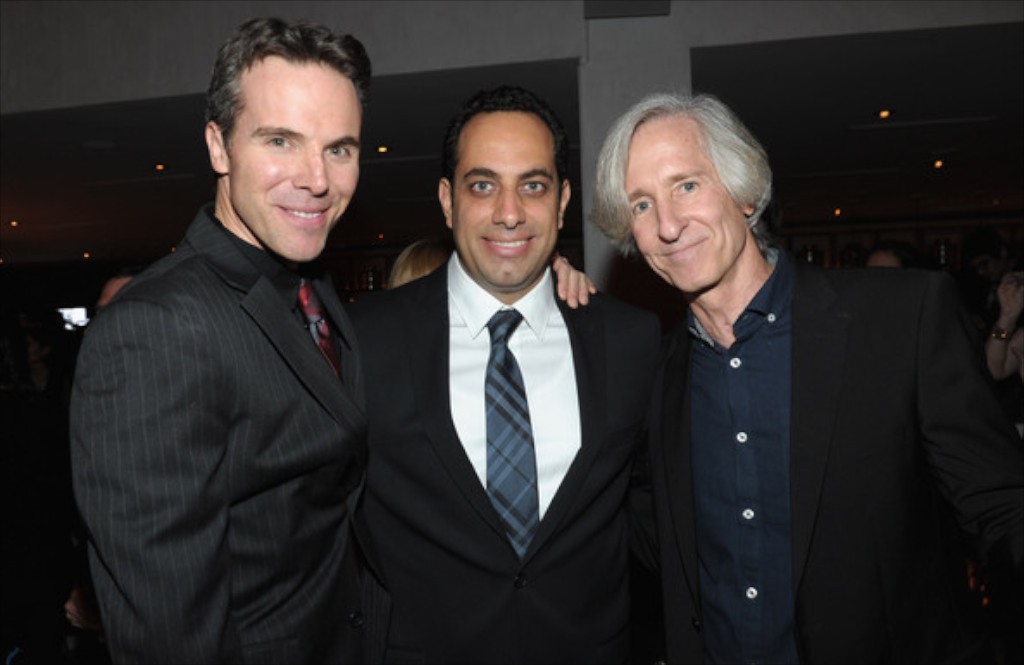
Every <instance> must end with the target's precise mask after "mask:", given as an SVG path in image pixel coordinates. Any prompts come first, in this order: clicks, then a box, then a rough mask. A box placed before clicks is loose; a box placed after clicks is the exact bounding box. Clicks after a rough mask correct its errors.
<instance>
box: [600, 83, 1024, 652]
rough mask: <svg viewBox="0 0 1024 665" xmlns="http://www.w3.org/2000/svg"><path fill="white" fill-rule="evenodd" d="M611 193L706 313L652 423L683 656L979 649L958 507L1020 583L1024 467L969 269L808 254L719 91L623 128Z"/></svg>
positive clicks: (663, 538) (668, 366)
mask: <svg viewBox="0 0 1024 665" xmlns="http://www.w3.org/2000/svg"><path fill="white" fill-rule="evenodd" d="M596 197H597V198H596V205H595V217H594V222H595V224H596V225H597V226H598V227H599V228H600V229H601V230H602V231H603V232H604V233H605V234H606V235H607V236H608V237H609V238H610V239H611V240H612V241H613V242H614V243H615V244H616V245H617V246H618V247H619V248H620V249H621V250H623V251H625V252H627V253H628V252H634V251H637V250H638V251H639V252H640V253H641V254H642V255H643V257H644V259H645V260H646V261H647V263H648V265H650V267H651V268H652V269H653V270H654V272H655V273H656V274H657V275H658V276H660V277H661V278H662V279H664V280H665V281H666V282H668V283H669V284H671V285H673V286H675V287H676V288H677V289H679V290H680V291H681V292H682V293H683V294H684V296H685V299H686V301H687V303H688V312H687V317H686V320H685V322H684V324H683V325H681V326H680V327H679V329H678V330H677V331H675V332H674V333H673V334H671V335H670V336H669V338H668V340H667V344H666V347H665V356H664V358H663V360H662V372H661V377H660V379H659V382H658V385H657V387H656V393H655V398H654V401H653V404H652V413H651V420H650V427H651V465H652V473H653V477H654V501H655V506H656V508H657V510H656V511H655V514H656V515H657V525H656V527H657V530H656V531H657V535H658V536H659V538H658V539H657V541H655V539H654V538H651V539H650V541H649V543H648V546H649V551H648V552H647V554H648V556H649V557H650V558H651V560H652V564H653V562H654V561H659V562H660V569H661V577H662V584H663V592H664V597H665V610H666V624H667V628H668V629H667V649H668V659H669V661H671V662H772V663H797V662H804V663H816V662H859V663H877V662H938V661H943V662H946V661H948V662H959V661H961V660H971V659H978V658H979V657H981V653H982V649H983V648H984V643H983V640H982V638H981V637H980V632H979V631H978V630H977V629H976V626H975V625H974V624H972V622H971V621H970V620H969V618H970V617H969V616H968V615H969V609H970V608H969V607H966V606H965V604H964V603H963V602H962V600H963V599H962V597H961V595H960V594H959V591H958V589H957V588H956V585H957V584H959V585H963V584H964V582H963V578H962V577H961V578H960V579H959V580H957V579H954V578H953V577H952V575H951V572H959V573H960V574H961V575H963V565H962V563H963V562H962V561H957V560H956V558H955V557H953V556H952V555H951V554H952V553H950V552H947V551H945V548H944V547H943V542H944V538H943V535H942V524H943V521H944V520H946V519H951V516H950V513H949V512H948V507H949V506H947V505H945V504H947V503H948V504H949V505H951V506H952V508H953V511H952V515H955V518H956V521H957V523H958V524H959V526H960V527H961V529H962V530H963V532H964V533H965V534H966V535H967V536H968V537H969V538H970V540H971V542H972V543H974V544H976V545H977V548H978V552H979V554H980V556H981V560H982V561H983V562H985V563H986V564H987V565H989V566H990V567H991V568H992V569H997V570H1001V571H1006V572H1007V573H1009V575H1010V576H1011V577H1010V579H1011V580H1012V582H1011V583H1016V582H1017V581H1019V580H1020V577H1021V570H1022V563H1021V561H1022V551H1024V457H1022V454H1021V445H1020V440H1019V438H1018V437H1017V435H1016V433H1015V431H1014V430H1013V426H1012V425H1011V424H1010V423H1009V422H1008V420H1007V419H1006V418H1005V416H1004V415H1003V414H1002V413H1001V412H1000V409H999V406H998V404H997V403H996V401H995V399H994V398H993V394H992V392H991V388H990V386H989V385H988V383H987V379H986V377H985V375H984V367H983V365H982V364H981V356H980V354H979V353H978V351H977V349H978V348H979V347H980V342H979V341H978V340H976V339H975V336H974V335H973V331H972V328H971V324H970V321H969V319H968V318H967V316H966V314H965V313H964V311H963V309H962V307H961V304H960V302H959V300H958V296H957V294H956V290H955V287H954V284H953V282H952V280H951V279H950V278H949V277H948V276H947V275H945V274H943V273H939V272H925V271H914V270H905V271H879V270H844V271H825V270H822V269H820V268H817V267H814V266H809V265H802V264H801V265H796V264H795V263H794V262H793V261H792V260H791V259H790V258H789V257H788V256H787V255H786V254H785V253H784V252H782V251H781V250H780V249H779V248H777V247H775V246H774V245H773V244H772V241H771V238H770V236H769V233H768V229H767V228H766V225H765V223H764V221H763V219H762V214H763V212H764V210H765V208H766V207H767V205H768V203H769V201H770V199H771V170H770V167H769V165H768V159H767V156H766V154H765V151H764V149H763V148H762V147H761V146H760V144H759V143H758V142H757V140H756V139H755V138H754V137H753V136H752V135H751V133H750V132H749V131H748V130H747V129H746V128H745V127H744V125H743V123H742V122H741V121H740V120H739V119H738V118H737V117H736V116H735V114H734V113H733V112H732V111H731V110H730V109H729V108H728V107H726V106H725V105H724V104H723V103H722V102H721V101H719V100H717V99H715V98H714V97H711V96H708V95H698V96H682V95H670V94H658V95H652V96H649V97H646V98H645V99H643V100H642V101H640V102H639V103H638V104H636V105H635V106H634V107H632V108H631V109H630V110H629V111H627V112H626V113H625V114H624V115H623V116H622V117H621V118H619V119H618V121H617V122H616V123H615V124H614V126H613V127H612V129H611V131H610V132H609V134H608V137H607V139H606V141H605V145H604V147H603V149H602V151H601V155H600V158H599V162H598V174H597V194H596ZM940 497H941V499H942V500H944V501H942V500H937V499H940Z"/></svg>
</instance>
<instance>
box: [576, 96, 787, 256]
mask: <svg viewBox="0 0 1024 665" xmlns="http://www.w3.org/2000/svg"><path fill="white" fill-rule="evenodd" d="M672 116H684V117H687V118H690V119H691V120H693V121H695V122H696V123H697V125H698V127H700V132H701V136H700V142H701V146H702V147H703V149H704V153H705V154H706V155H707V156H708V159H710V160H711V163H712V164H714V167H715V170H716V171H717V172H718V177H719V179H720V180H721V182H722V185H723V186H724V187H725V189H726V191H728V192H729V195H730V196H731V197H732V199H733V200H734V201H735V202H736V203H737V204H739V205H742V206H748V205H749V206H752V207H753V208H754V212H753V214H751V215H750V216H748V217H747V224H748V225H749V226H750V230H751V232H752V233H753V234H754V239H755V240H756V241H757V246H758V247H759V248H760V250H761V252H762V253H764V252H765V251H766V250H767V249H768V247H769V246H770V245H771V242H772V239H771V233H770V231H769V229H768V228H767V224H766V222H765V220H764V219H762V216H763V214H764V212H765V209H766V208H767V207H768V203H769V202H770V201H771V193H772V171H771V168H770V167H769V165H768V155H767V153H765V150H764V148H763V147H762V146H761V144H760V143H759V142H758V141H757V139H756V138H754V135H753V134H752V133H751V132H750V130H749V129H747V127H746V126H745V125H744V124H743V122H742V121H741V120H740V119H739V117H738V116H737V115H736V114H735V113H733V111H732V110H731V109H730V108H729V107H728V106H726V105H725V104H724V103H722V102H721V101H720V100H718V98H716V97H714V96H712V95H694V96H690V95H683V94H677V93H655V94H652V95H648V96H647V97H644V98H643V99H641V100H640V101H639V102H637V103H636V104H635V105H633V107H632V108H630V109H629V110H628V111H626V112H625V113H624V114H623V115H622V116H621V117H619V119H618V120H616V121H615V124H613V125H612V128H611V130H609V132H608V136H607V137H606V138H605V141H604V146H603V147H602V148H601V154H600V156H598V159H597V183H596V195H595V199H594V215H593V222H594V225H595V226H597V228H599V229H601V231H602V232H603V233H604V234H605V235H606V236H607V237H608V239H609V240H611V242H612V244H613V245H615V247H616V248H617V249H618V250H619V251H620V252H622V253H623V254H625V255H630V254H634V253H635V252H636V251H637V250H636V241H635V240H634V239H633V233H632V228H633V214H632V211H631V209H630V206H629V200H628V198H627V196H626V165H627V163H628V160H629V144H630V141H631V140H632V139H633V135H634V134H635V133H636V130H637V129H638V128H639V127H640V125H642V124H644V123H645V122H648V121H650V120H653V119H656V118H666V117H672Z"/></svg>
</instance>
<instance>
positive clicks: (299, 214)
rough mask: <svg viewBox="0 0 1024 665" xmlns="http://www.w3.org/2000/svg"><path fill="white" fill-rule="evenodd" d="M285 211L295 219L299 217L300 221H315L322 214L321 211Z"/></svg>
mask: <svg viewBox="0 0 1024 665" xmlns="http://www.w3.org/2000/svg"><path fill="white" fill-rule="evenodd" d="M285 211H286V212H288V214H290V215H295V216H296V217H301V218H302V219H316V218H317V217H319V216H320V215H322V214H323V211H322V210H321V211H319V212H303V211H301V210H291V209H289V208H285Z"/></svg>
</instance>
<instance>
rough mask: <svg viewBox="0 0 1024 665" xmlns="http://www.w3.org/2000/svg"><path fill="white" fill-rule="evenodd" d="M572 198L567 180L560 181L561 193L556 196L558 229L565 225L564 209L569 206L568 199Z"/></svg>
mask: <svg viewBox="0 0 1024 665" xmlns="http://www.w3.org/2000/svg"><path fill="white" fill-rule="evenodd" d="M571 198H572V187H571V186H570V185H569V180H568V178H567V179H565V180H563V181H562V191H561V193H560V194H559V196H558V229H559V230H561V229H562V225H563V224H565V209H566V208H567V207H568V206H569V199H571Z"/></svg>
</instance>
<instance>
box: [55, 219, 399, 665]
mask: <svg viewBox="0 0 1024 665" xmlns="http://www.w3.org/2000/svg"><path fill="white" fill-rule="evenodd" d="M314 288H315V289H316V290H317V291H318V293H319V295H320V298H321V300H322V301H323V304H324V306H325V308H326V309H327V311H328V312H329V314H330V316H331V319H332V321H334V322H335V323H336V324H337V328H338V330H339V333H340V337H341V341H342V344H341V349H340V351H341V355H342V364H343V368H344V369H343V372H344V374H343V379H344V383H341V382H339V381H338V380H337V378H336V377H335V376H334V374H333V373H332V372H331V370H330V368H329V366H328V365H327V363H325V362H324V359H323V358H322V357H321V355H320V353H319V350H318V349H317V348H316V346H315V345H314V344H312V342H311V340H310V338H309V335H308V333H307V331H306V330H305V329H304V328H303V327H302V326H301V325H300V323H299V322H298V321H297V320H296V319H295V317H294V315H293V313H292V312H291V311H290V309H291V304H290V303H286V302H284V301H283V300H282V298H281V297H280V295H279V294H278V292H277V291H275V290H274V288H273V287H272V285H271V284H270V281H269V280H268V279H267V278H266V277H264V276H263V275H262V274H260V272H259V271H257V270H256V268H255V267H254V266H253V264H252V263H251V262H250V261H249V260H248V259H246V257H245V256H244V254H243V253H241V252H240V251H239V248H238V247H237V246H235V245H234V244H233V241H232V239H231V238H230V237H229V235H228V232H227V231H226V230H224V229H223V228H221V227H220V225H219V224H218V223H217V222H216V221H215V220H214V219H213V218H212V210H211V209H210V208H206V209H204V210H202V211H200V213H199V215H198V216H197V217H196V220H195V221H194V222H193V224H192V226H191V227H190V228H189V229H188V232H187V234H186V236H185V239H184V240H183V242H182V243H181V244H180V246H179V248H178V251H177V252H176V253H174V254H172V255H170V256H168V257H166V258H164V259H162V260H161V261H159V262H157V263H156V264H154V265H153V266H152V267H151V268H149V269H148V270H147V271H145V272H144V273H143V274H142V275H140V276H138V277H136V278H135V280H133V282H132V283H131V284H130V285H129V286H128V287H126V289H125V290H124V291H123V292H122V293H121V294H119V297H118V298H117V299H116V300H115V301H114V303H112V304H110V305H109V306H108V307H107V308H106V309H105V310H104V311H103V312H102V314H100V315H99V316H97V317H96V318H95V320H94V321H93V322H92V323H91V324H90V327H89V330H88V332H87V334H86V335H85V339H84V342H83V346H82V349H81V354H80V356H79V363H78V368H77V371H76V378H75V384H74V392H73V398H72V414H71V416H72V461H73V468H74V489H75V495H76V498H77V501H78V504H79V507H80V510H81V513H82V516H83V517H84V519H85V522H86V524H87V526H88V528H89V532H90V535H91V539H92V542H91V549H90V563H91V570H92V573H93V577H94V582H95V586H96V591H97V595H98V599H99V602H100V608H101V611H102V616H103V622H104V627H105V629H106V633H107V637H108V640H109V645H110V650H111V653H112V656H113V658H114V659H115V661H119V662H146V663H156V662H170V663H186V662H246V663H255V662H267V663H299V662H368V661H372V660H375V659H376V654H377V653H378V651H377V650H375V649H374V647H373V643H374V642H373V640H374V638H375V637H376V636H378V635H382V633H383V630H382V628H381V625H380V623H379V622H380V621H381V618H380V617H381V616H383V614H384V613H385V611H386V607H385V605H386V598H384V597H383V596H381V595H380V594H379V591H380V589H379V587H378V586H376V585H375V584H373V578H372V576H370V575H368V574H367V569H366V567H365V566H366V560H365V557H364V552H363V548H362V547H361V546H360V543H361V542H363V543H365V541H363V540H362V534H361V530H360V527H359V526H358V525H356V524H354V522H353V518H352V515H353V507H354V505H355V503H356V502H357V500H358V497H359V496H360V494H361V490H362V485H363V479H364V470H365V458H366V437H365V434H366V415H365V409H364V387H363V385H364V384H363V379H362V374H361V373H362V368H361V367H360V362H359V356H358V354H357V352H356V348H355V341H354V335H353V333H352V329H351V325H350V323H349V320H348V317H347V316H346V314H345V312H344V311H343V310H342V308H341V304H340V302H339V300H338V296H337V294H336V293H335V292H334V290H333V287H332V286H331V284H330V282H329V280H328V279H326V278H323V279H320V280H318V281H316V282H315V283H314ZM371 558H372V557H371ZM371 563H372V562H371ZM361 592H362V593H361Z"/></svg>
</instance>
